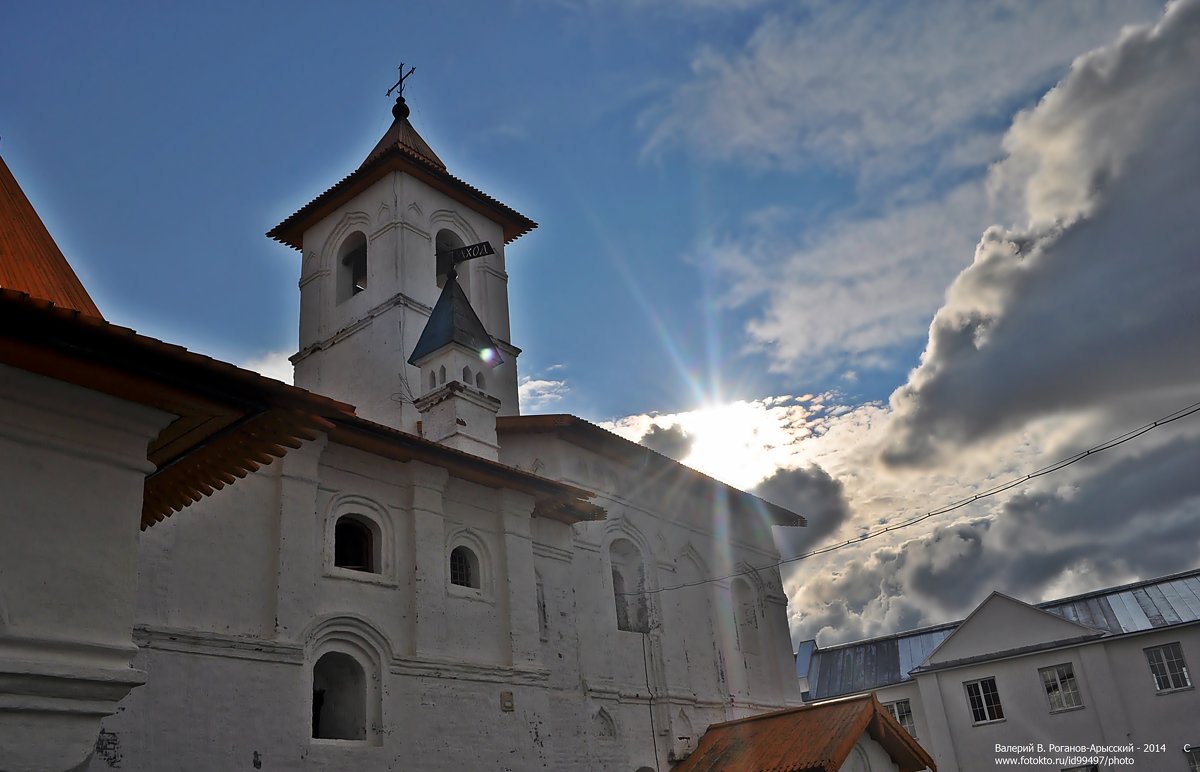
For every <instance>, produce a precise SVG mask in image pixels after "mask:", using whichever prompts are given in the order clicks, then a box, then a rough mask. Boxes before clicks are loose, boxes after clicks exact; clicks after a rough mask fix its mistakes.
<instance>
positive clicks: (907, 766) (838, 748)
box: [672, 695, 936, 772]
mask: <svg viewBox="0 0 1200 772" xmlns="http://www.w3.org/2000/svg"><path fill="white" fill-rule="evenodd" d="M864 732H866V733H869V734H870V736H871V737H872V738H873V739H875V740H876V741H877V742H878V743H879V744H880V745H882V746H883V748H884V750H886V751H887V753H888V755H889V756H891V758H892V760H893V761H894V762H895V763H896V765H897V767H898V768H899V769H900V770H901V771H902V772H915V771H916V770H921V769H925V768H927V767H928V768H929V769H936V767H935V766H934V762H933V759H932V758H930V757H929V754H928V753H926V752H925V751H924V749H922V748H921V746H920V745H919V744H918V743H917V742H916V741H915V740H913V739H912V738H911V737H910V736H909V735H908V732H906V731H904V729H902V728H901V727H900V725H899V724H897V723H896V720H895V719H894V718H892V717H891V716H890V715H889V714H888V712H887V711H886V710H884V709H883V707H882V706H881V705H880V704H879V701H878V700H876V699H875V697H874V696H873V695H866V696H864V697H856V698H852V699H848V700H840V701H837V702H828V703H824V704H822V705H806V706H804V707H802V708H792V709H790V710H780V711H775V712H773V713H764V714H763V715H760V716H752V717H750V718H744V719H740V720H738V721H727V722H725V723H722V724H714V725H713V726H710V727H709V728H708V731H707V732H705V733H704V736H703V737H702V738H701V739H700V744H699V746H698V747H697V748H696V750H695V751H694V752H693V753H692V754H691V755H690V756H688V758H686V759H684V760H683V762H681V763H680V764H678V765H676V766H674V767H672V770H673V772H716V771H717V770H724V771H725V772H729V771H730V770H746V771H747V772H749V771H750V770H755V771H756V772H757V771H760V770H761V771H763V772H836V770H838V769H840V768H841V766H842V764H843V763H845V761H846V759H847V758H848V757H849V756H850V753H851V750H852V749H853V748H854V744H855V743H856V742H858V740H859V738H860V737H862V735H863V733H864Z"/></svg>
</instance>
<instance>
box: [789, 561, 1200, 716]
mask: <svg viewBox="0 0 1200 772" xmlns="http://www.w3.org/2000/svg"><path fill="white" fill-rule="evenodd" d="M1036 606H1037V608H1039V609H1041V610H1043V611H1048V612H1050V613H1051V614H1054V615H1056V616H1060V617H1062V618H1063V619H1066V620H1069V621H1071V622H1077V623H1079V624H1081V625H1085V626H1087V627H1091V628H1094V629H1096V630H1099V631H1101V632H1103V633H1105V634H1108V635H1123V634H1126V633H1136V632H1141V631H1144V630H1152V629H1155V628H1160V627H1168V626H1170V625H1176V624H1185V623H1188V622H1196V621H1198V620H1200V569H1194V570H1192V571H1185V572H1182V573H1178V574H1172V575H1170V576H1164V577H1160V578H1157V579H1147V580H1144V581H1140V582H1134V583H1132V584H1126V585H1122V586H1119V587H1109V588H1106V589H1102V590H1096V591H1093V592H1088V593H1083V594H1082V595H1075V596H1072V597H1069V598H1062V599H1059V600H1051V601H1046V602H1044V603H1038V604H1036ZM961 624H962V622H961V621H959V622H950V623H948V624H944V625H937V626H935V627H925V628H921V629H919V630H911V631H908V632H902V633H896V634H894V635H887V636H882V637H879V638H870V639H868V640H864V641H855V642H853V643H846V644H841V645H838V646H830V647H828V648H825V649H822V648H819V647H817V648H816V649H815V650H814V651H813V653H812V656H811V658H810V660H809V665H808V668H807V670H805V671H804V672H800V671H799V662H797V675H799V676H804V675H806V674H807V676H808V696H809V698H810V699H814V700H823V699H829V698H833V697H840V696H842V695H846V694H856V693H859V692H866V691H871V690H872V689H881V688H883V687H885V686H891V685H893V684H898V683H901V682H903V681H908V680H910V679H911V678H912V675H911V674H912V671H913V670H915V669H916V668H917V667H919V666H920V664H921V663H922V662H924V661H925V659H926V658H927V657H928V656H929V655H930V653H932V652H933V650H934V649H936V648H937V647H938V646H939V645H940V644H941V643H942V641H944V640H946V639H947V638H949V637H950V634H951V633H953V632H954V631H955V630H956V629H958V626H959V625H961Z"/></svg>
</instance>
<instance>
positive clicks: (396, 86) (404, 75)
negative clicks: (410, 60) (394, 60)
mask: <svg viewBox="0 0 1200 772" xmlns="http://www.w3.org/2000/svg"><path fill="white" fill-rule="evenodd" d="M416 71H417V68H416V67H409V68H408V72H405V71H404V62H401V63H400V80H398V81H396V82H395V83H393V84H392V87H391V88H389V89H388V90H387V96H391V95H392V92H393V91H397V92H398V93H397V94H396V97H397V98H398V99H404V81H406V80H408V76H409V75H412V74H413V73H414V72H416Z"/></svg>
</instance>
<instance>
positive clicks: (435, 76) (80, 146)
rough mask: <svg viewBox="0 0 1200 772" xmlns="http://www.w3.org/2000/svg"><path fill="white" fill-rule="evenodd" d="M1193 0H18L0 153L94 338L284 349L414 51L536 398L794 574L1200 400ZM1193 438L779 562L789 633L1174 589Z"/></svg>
mask: <svg viewBox="0 0 1200 772" xmlns="http://www.w3.org/2000/svg"><path fill="white" fill-rule="evenodd" d="M1197 5H1198V4H1197V2H1194V1H1193V0H1186V1H1185V2H1179V3H1176V4H1174V5H1172V6H1171V7H1170V9H1169V10H1168V11H1167V12H1166V13H1165V14H1164V8H1163V5H1162V4H1161V3H1160V2H1154V1H1151V0H1107V1H1106V0H1058V1H1057V2H1052V3H1046V2H1033V1H1032V0H1028V1H1026V0H994V1H992V2H982V1H981V2H966V1H965V0H964V1H962V2H951V0H943V1H941V2H932V1H929V2H914V3H905V4H903V5H899V4H895V3H889V2H883V1H882V0H874V1H873V0H849V1H847V2H831V1H830V2H826V1H824V0H806V1H805V2H788V1H785V0H728V1H727V2H721V1H720V0H611V1H610V2H600V1H599V0H577V1H576V0H519V1H514V2H487V3H466V2H464V3H453V4H397V3H386V4H383V3H359V2H355V3H345V4H341V5H339V6H338V7H336V8H335V7H333V6H327V7H321V6H318V5H316V4H313V3H308V4H294V3H282V2H280V3H268V2H253V3H223V2H213V3H208V4H205V5H203V6H176V5H174V4H161V3H149V2H147V3H127V2H109V3H105V4H102V5H101V4H72V5H64V4H57V3H38V4H24V5H21V6H18V5H16V4H7V5H5V6H4V7H3V8H0V30H3V32H2V33H0V34H2V35H3V45H2V46H0V65H2V66H3V71H4V72H5V73H6V76H5V77H4V78H3V79H0V153H2V154H3V156H4V158H5V160H6V161H7V163H8V164H9V166H10V168H11V169H12V170H13V172H14V174H15V175H16V176H17V178H18V180H19V181H20V182H21V184H22V186H23V187H24V189H25V190H26V192H27V194H28V195H29V196H30V198H31V199H32V200H33V203H34V205H35V206H36V207H37V209H38V211H39V212H40V213H41V214H42V216H43V218H44V219H45V220H46V223H47V225H48V226H49V228H50V230H51V232H52V233H53V235H54V236H55V238H56V239H57V240H58V242H59V244H60V246H61V247H62V248H63V250H64V252H65V253H66V254H67V256H68V257H69V259H70V260H71V261H72V263H73V265H74V266H75V267H76V269H77V271H78V272H79V274H80V275H81V278H82V279H83V281H84V282H85V284H86V285H87V287H88V288H89V290H90V291H91V292H92V294H93V297H94V298H95V299H96V301H97V303H98V304H99V306H100V308H101V309H102V311H103V312H104V313H105V314H106V315H107V316H108V318H109V319H110V320H112V321H115V322H117V323H120V324H123V325H127V326H130V327H133V328H135V329H137V330H139V331H140V332H143V333H145V334H149V335H152V336H155V337H160V338H163V339H166V340H170V341H172V342H177V343H180V344H183V345H186V346H188V347H189V348H192V349H195V350H199V351H202V352H204V353H207V354H211V355H214V356H217V357H220V358H222V359H226V360H229V361H233V362H238V363H248V362H256V361H261V360H263V359H264V358H267V359H272V358H273V359H274V360H278V359H279V358H280V354H281V353H282V354H287V353H291V352H292V351H294V349H295V342H296V334H297V332H296V329H297V319H296V314H297V307H298V294H297V290H296V279H297V276H298V271H299V261H298V255H297V254H296V253H294V252H293V251H292V250H290V249H288V248H286V247H283V246H280V245H278V244H275V243H274V242H271V241H270V240H268V239H267V238H266V237H265V236H264V235H263V234H264V232H265V231H267V230H268V229H269V228H270V227H272V226H273V225H275V224H276V223H277V222H279V221H280V220H282V219H283V218H284V217H286V216H287V215H288V214H290V213H291V212H292V211H294V210H295V209H297V208H299V207H300V206H301V205H303V204H304V203H305V202H307V201H309V200H310V199H311V198H313V197H314V196H315V195H316V194H317V193H319V192H320V191H322V190H324V189H325V188H326V187H328V186H329V185H331V184H333V183H334V182H335V181H337V180H338V179H340V178H341V177H342V176H344V175H345V174H346V173H348V172H349V171H351V170H352V169H353V168H355V167H356V166H357V165H358V163H359V162H360V161H361V160H362V158H363V157H364V156H365V154H366V153H367V152H368V151H369V150H370V148H371V147H372V146H373V145H374V143H375V142H376V141H377V139H378V138H379V136H380V135H381V134H382V133H383V132H384V130H385V129H386V128H387V126H388V124H389V122H390V113H389V108H390V101H389V100H388V99H387V98H386V97H385V96H384V92H385V91H386V89H387V87H388V86H389V85H390V84H391V82H392V81H393V80H394V79H395V74H396V67H397V65H398V64H399V63H400V62H401V61H403V62H405V63H407V64H409V65H415V66H416V68H417V72H416V74H415V75H414V76H413V77H412V79H411V80H410V81H409V87H408V90H407V96H408V101H409V104H410V105H411V106H412V108H413V115H412V122H413V124H414V125H415V126H416V127H417V129H418V130H419V131H420V132H421V134H422V135H423V136H424V137H425V139H426V140H427V141H428V142H429V143H430V144H431V145H432V147H433V148H434V149H435V150H436V152H437V153H438V154H439V155H440V156H441V158H442V159H443V160H444V161H445V162H446V164H447V166H448V167H449V169H450V170H451V172H453V173H454V174H456V175H458V176H460V177H462V178H464V179H466V180H467V181H469V182H471V183H472V184H474V185H476V186H478V187H480V188H482V189H484V190H486V191H487V192H489V193H490V194H492V195H494V196H496V197H497V198H499V199H500V200H502V201H504V202H505V203H507V204H509V205H511V206H513V207H515V208H516V209H518V210H519V211H521V212H523V213H524V214H526V215H528V216H530V217H532V218H533V219H535V220H537V221H538V222H539V223H540V224H541V226H540V227H539V228H538V229H537V230H536V231H534V232H533V233H532V234H530V235H528V236H526V237H523V238H522V239H521V240H519V241H518V242H516V243H515V244H514V245H512V246H511V247H510V248H509V250H508V253H507V255H508V269H509V273H510V292H511V307H512V316H513V343H515V344H516V345H517V346H519V347H521V348H522V349H523V351H524V353H523V354H522V355H521V359H520V368H521V372H522V374H523V376H524V377H525V378H526V379H527V382H526V384H525V391H524V396H525V397H526V398H527V400H528V402H527V407H528V408H529V409H532V410H534V411H536V412H571V413H575V414H578V415H581V416H584V417H586V418H589V419H591V420H595V421H600V422H606V425H608V426H611V427H612V428H614V429H615V430H617V431H620V432H622V433H624V434H625V435H626V436H629V437H631V438H633V439H637V438H639V437H642V436H644V435H645V434H646V433H647V432H650V431H652V432H653V434H652V435H651V436H650V437H648V438H647V439H646V441H647V443H648V444H652V445H655V446H656V447H659V448H660V449H662V450H664V451H666V452H671V453H673V454H674V455H676V456H678V457H679V458H682V459H684V460H685V461H687V463H691V464H693V465H695V466H697V467H698V468H701V469H703V470H705V471H707V472H710V473H711V474H714V475H716V476H719V477H722V478H723V479H727V480H730V481H731V482H734V483H736V484H739V485H744V486H755V485H758V486H759V488H758V490H759V491H760V492H761V493H763V494H764V495H766V496H768V497H769V498H772V499H774V500H777V501H778V502H779V503H782V504H785V505H788V506H794V507H796V508H797V509H800V510H801V511H804V513H805V514H806V515H808V516H809V519H810V522H811V523H812V527H810V528H809V529H807V530H806V532H805V533H804V534H802V535H799V536H797V535H784V536H781V540H780V549H781V551H782V552H783V553H784V554H785V555H786V554H791V553H795V552H799V551H802V550H803V549H805V548H808V547H811V546H815V545H818V544H820V543H824V542H825V541H829V540H837V539H841V538H846V537H848V536H853V535H856V534H859V533H862V532H864V531H866V530H869V529H870V528H872V527H876V526H878V525H880V524H886V523H891V522H896V521H898V520H900V519H902V518H904V517H907V516H911V515H912V514H914V513H919V512H920V511H922V508H931V507H933V506H936V505H938V504H941V503H945V502H946V501H949V500H953V499H954V498H955V497H957V496H959V495H961V494H964V493H970V492H972V491H975V490H978V488H979V486H980V485H985V486H986V485H987V484H994V483H995V482H998V481H1000V480H1002V479H1005V476H1006V475H1016V474H1023V473H1025V472H1028V471H1030V470H1032V469H1034V468H1037V467H1038V466H1041V465H1042V464H1043V463H1045V462H1047V461H1049V460H1053V458H1056V457H1059V456H1062V455H1069V454H1070V453H1072V452H1075V451H1077V450H1080V449H1082V448H1086V447H1088V446H1090V445H1091V444H1094V443H1095V442H1099V441H1101V440H1103V439H1106V438H1107V437H1109V436H1113V435H1115V434H1119V433H1120V432H1122V431H1125V430H1127V429H1129V428H1132V427H1133V426H1136V425H1138V424H1139V422H1141V421H1144V420H1149V419H1153V418H1156V417H1158V416H1159V415H1162V414H1165V413H1167V412H1170V410H1172V409H1174V408H1177V407H1180V406H1182V405H1184V404H1188V403H1190V402H1191V401H1194V400H1195V399H1200V373H1197V371H1196V366H1195V364H1194V363H1195V362H1200V319H1197V318H1196V311H1195V306H1196V304H1195V303H1194V297H1195V291H1196V290H1200V287H1197V286H1196V282H1197V279H1196V276H1197V275H1200V272H1197V271H1195V265H1194V254H1192V253H1191V252H1188V251H1187V248H1186V246H1185V245H1186V244H1188V243H1192V244H1194V243H1195V242H1196V237H1197V235H1200V234H1197V233H1196V228H1197V225H1196V222H1195V218H1194V216H1192V215H1191V214H1188V212H1193V213H1194V211H1195V209H1196V207H1197V206H1200V203H1197V201H1196V196H1197V194H1196V190H1195V179H1198V178H1200V170H1197V168H1196V167H1197V166H1198V165H1200V164H1198V162H1197V158H1196V155H1197V154H1196V152H1195V147H1194V139H1193V138H1194V137H1195V136H1198V135H1200V118H1198V117H1197V115H1196V113H1197V109H1200V108H1197V107H1196V105H1200V84H1198V82H1197V81H1198V80H1200V76H1197V75H1195V73H1197V72H1200V65H1198V64H1197V62H1196V61H1195V56H1196V54H1195V53H1194V52H1195V51H1197V50H1200V46H1198V45H1197V44H1196V40H1197V39H1200V22H1198V21H1197V17H1198V16H1200V11H1197V10H1196V9H1197ZM1138 25H1141V26H1138ZM1189 57H1191V58H1189ZM1188 132H1191V133H1190V134H1189V133H1188ZM1189 207H1190V208H1189ZM1081 245H1083V246H1081ZM1084 247H1086V249H1085V248H1084ZM1189 298H1190V300H1189ZM1170 432H1171V433H1166V432H1164V433H1159V434H1158V435H1155V436H1156V437H1161V439H1156V440H1153V441H1151V440H1146V441H1145V444H1142V445H1139V446H1137V447H1136V448H1132V449H1123V450H1122V451H1121V452H1120V454H1116V453H1114V454H1113V457H1112V460H1111V461H1108V462H1104V463H1100V462H1097V465H1096V466H1092V467H1088V468H1083V469H1078V468H1076V467H1072V472H1071V473H1070V474H1069V475H1067V474H1065V473H1064V476H1063V477H1060V478H1058V479H1056V480H1055V481H1054V482H1053V483H1052V484H1051V483H1049V482H1047V483H1046V484H1045V485H1043V486H1041V487H1037V486H1032V487H1029V488H1027V489H1023V490H1022V491H1020V492H1018V493H1014V494H1012V495H1011V496H1009V497H1007V498H1001V499H998V500H995V501H994V502H991V503H989V504H988V505H986V506H985V505H980V506H977V507H975V508H970V509H967V510H963V511H960V512H958V513H956V514H955V515H954V516H953V517H949V518H946V519H942V520H939V521H936V522H934V521H930V523H929V524H928V525H927V526H925V527H923V528H922V529H916V530H914V531H913V532H911V533H909V532H905V533H904V534H903V535H901V536H896V537H889V538H887V539H881V540H879V541H878V542H875V541H873V542H870V543H869V544H866V545H863V546H861V547H858V548H855V549H851V550H846V551H843V552H839V553H837V555H836V557H832V558H828V559H825V560H823V561H822V562H820V563H819V565H818V563H817V562H816V561H813V562H812V563H811V564H810V563H805V564H798V565H797V566H795V567H792V568H790V569H789V571H788V572H787V573H786V574H785V580H786V581H785V583H786V586H787V589H788V591H789V595H790V596H791V598H792V606H791V611H790V613H791V614H792V629H793V634H794V635H795V636H796V637H797V638H798V639H799V638H803V637H810V636H812V635H819V636H821V638H822V640H826V641H829V640H845V639H848V638H852V637H856V636H859V635H867V634H876V633H883V632H888V631H890V630H894V629H898V628H900V627H903V626H911V625H914V624H920V623H927V622H935V621H942V620H944V619H947V618H953V617H955V616H959V615H962V614H963V613H965V612H966V611H969V609H970V606H971V604H973V603H975V602H978V600H981V599H982V597H983V596H984V595H985V594H986V592H987V591H990V590H991V589H1000V590H1003V591H1006V592H1009V593H1012V594H1016V595H1018V596H1020V597H1024V598H1027V599H1029V600H1038V599H1041V598H1043V597H1048V596H1052V595H1054V594H1062V593H1067V592H1072V591H1075V590H1083V589H1090V588H1092V587H1096V586H1101V585H1102V584H1104V583H1114V582H1118V581H1123V580H1126V579H1131V578H1138V577H1143V576H1151V575H1155V574H1158V573H1165V572H1167V571H1173V570H1181V569H1183V568H1189V567H1193V566H1194V564H1195V545H1196V543H1197V541H1200V538H1198V536H1200V491H1198V490H1196V489H1195V487H1194V486H1192V485H1191V484H1190V483H1188V480H1190V477H1191V476H1192V475H1189V474H1186V473H1184V472H1182V471H1181V472H1180V473H1179V474H1177V475H1175V476H1170V475H1169V474H1168V476H1167V478H1166V479H1162V478H1161V477H1160V476H1156V477H1155V478H1154V479H1155V482H1154V487H1155V491H1156V495H1154V496H1149V495H1139V493H1141V494H1144V493H1145V492H1146V491H1144V490H1142V489H1139V488H1138V487H1137V485H1136V484H1135V483H1136V480H1135V478H1132V477H1129V476H1127V475H1122V474H1121V473H1120V472H1121V470H1126V469H1127V470H1142V471H1143V473H1144V472H1145V471H1146V470H1147V469H1149V468H1153V469H1154V471H1155V474H1156V475H1161V474H1162V473H1163V470H1164V469H1167V470H1170V469H1171V468H1173V467H1172V465H1170V464H1167V465H1165V466H1164V465H1163V464H1161V463H1159V464H1155V465H1152V463H1151V462H1152V461H1156V460H1159V461H1161V460H1162V459H1164V458H1175V459H1177V458H1184V459H1190V458H1193V457H1195V458H1197V459H1198V460H1200V439H1197V437H1196V430H1194V429H1192V428H1190V425H1186V422H1182V421H1181V422H1179V423H1178V424H1173V425H1172V428H1171V429H1170ZM1123 447H1124V446H1123ZM1155 454H1162V458H1160V457H1159V456H1156V455H1155ZM1080 466H1081V467H1082V466H1083V465H1080ZM1130 474H1133V471H1130ZM1118 481H1120V483H1121V484H1122V485H1124V486H1126V487H1125V488H1123V489H1121V490H1116V489H1114V487H1113V486H1115V485H1117V484H1118ZM1147 485H1149V483H1147ZM1081 501H1088V502H1092V503H1093V506H1092V508H1091V509H1089V510H1088V517H1089V518H1091V519H1090V520H1085V519H1081V518H1082V516H1081V515H1079V514H1077V513H1076V508H1077V507H1078V506H1079V502H1081ZM1033 513H1040V514H1033ZM1098 523H1099V524H1103V527H1104V528H1105V529H1107V530H1106V531H1104V533H1105V534H1106V535H1114V534H1115V535H1119V536H1112V538H1111V539H1108V540H1106V539H1107V536H1106V539H1102V538H1100V537H1099V536H1098V535H1097V533H1098V525H1097V524H1098ZM1148 523H1152V524H1153V525H1152V526H1150V525H1147V524H1148ZM1026 538H1028V539H1029V540H1030V543H1031V544H1035V545H1037V546H1036V548H1032V547H1030V546H1028V545H1027V544H1024V543H1023V542H1022V540H1023V539H1026ZM1117 543H1122V544H1124V545H1126V548H1125V549H1116V548H1115V547H1114V546H1113V545H1114V544H1117ZM1170 544H1173V545H1175V549H1168V548H1167V547H1166V546H1164V545H1170ZM1135 547H1137V549H1135Z"/></svg>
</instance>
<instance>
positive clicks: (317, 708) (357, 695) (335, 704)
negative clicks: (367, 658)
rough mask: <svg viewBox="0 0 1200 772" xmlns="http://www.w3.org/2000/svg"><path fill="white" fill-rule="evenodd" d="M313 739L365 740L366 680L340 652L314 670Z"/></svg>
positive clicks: (353, 661) (358, 667)
mask: <svg viewBox="0 0 1200 772" xmlns="http://www.w3.org/2000/svg"><path fill="white" fill-rule="evenodd" d="M312 684H313V701H312V736H313V737H314V738H316V739H323V740H365V739H366V738H367V680H366V675H365V674H364V673H363V668H362V665H360V664H359V663H358V660H356V659H355V658H354V657H352V656H350V655H349V654H345V653H343V652H340V651H331V652H327V653H326V654H324V655H323V656H322V657H321V658H320V659H319V660H317V664H316V665H314V666H313V680H312Z"/></svg>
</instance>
